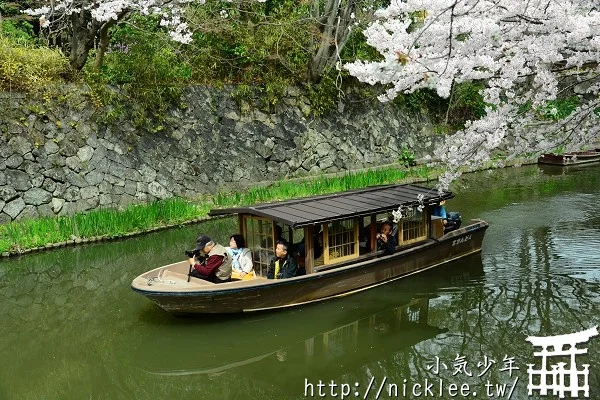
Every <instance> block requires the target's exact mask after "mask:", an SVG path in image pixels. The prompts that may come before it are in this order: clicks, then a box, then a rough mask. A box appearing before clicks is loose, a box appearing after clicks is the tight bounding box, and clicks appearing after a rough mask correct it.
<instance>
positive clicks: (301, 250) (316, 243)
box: [293, 231, 323, 258]
mask: <svg viewBox="0 0 600 400" xmlns="http://www.w3.org/2000/svg"><path fill="white" fill-rule="evenodd" d="M304 239H305V238H302V240H301V241H300V242H299V243H295V244H294V245H293V249H294V254H295V255H297V256H298V257H302V258H304V256H306V242H305V241H304ZM322 254H323V231H320V232H319V233H315V234H314V235H313V256H314V258H319V257H321V255H322Z"/></svg>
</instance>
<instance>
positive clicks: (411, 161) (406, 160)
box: [398, 147, 417, 167]
mask: <svg viewBox="0 0 600 400" xmlns="http://www.w3.org/2000/svg"><path fill="white" fill-rule="evenodd" d="M398 162H399V163H400V164H402V165H404V166H405V167H413V166H415V165H417V161H416V160H415V153H413V152H412V151H410V150H409V149H407V148H405V147H403V148H402V151H400V156H399V157H398Z"/></svg>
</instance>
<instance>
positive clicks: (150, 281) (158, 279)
mask: <svg viewBox="0 0 600 400" xmlns="http://www.w3.org/2000/svg"><path fill="white" fill-rule="evenodd" d="M147 283H148V286H152V285H153V284H155V283H169V284H171V285H176V284H177V282H176V281H173V280H170V279H169V280H164V279H161V277H160V276H154V277H152V278H148V282H147Z"/></svg>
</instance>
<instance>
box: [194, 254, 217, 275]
mask: <svg viewBox="0 0 600 400" xmlns="http://www.w3.org/2000/svg"><path fill="white" fill-rule="evenodd" d="M223 258H224V257H223V256H219V255H213V256H210V257H208V258H207V259H206V262H205V263H202V264H194V269H195V270H196V271H198V272H199V273H201V274H202V275H204V276H215V275H216V273H217V268H219V266H221V264H223Z"/></svg>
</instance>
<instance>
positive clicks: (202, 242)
mask: <svg viewBox="0 0 600 400" xmlns="http://www.w3.org/2000/svg"><path fill="white" fill-rule="evenodd" d="M210 242H212V239H211V238H209V237H208V236H206V235H201V236H199V237H198V239H196V250H202V249H204V246H206V245H207V244H208V243H210Z"/></svg>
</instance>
